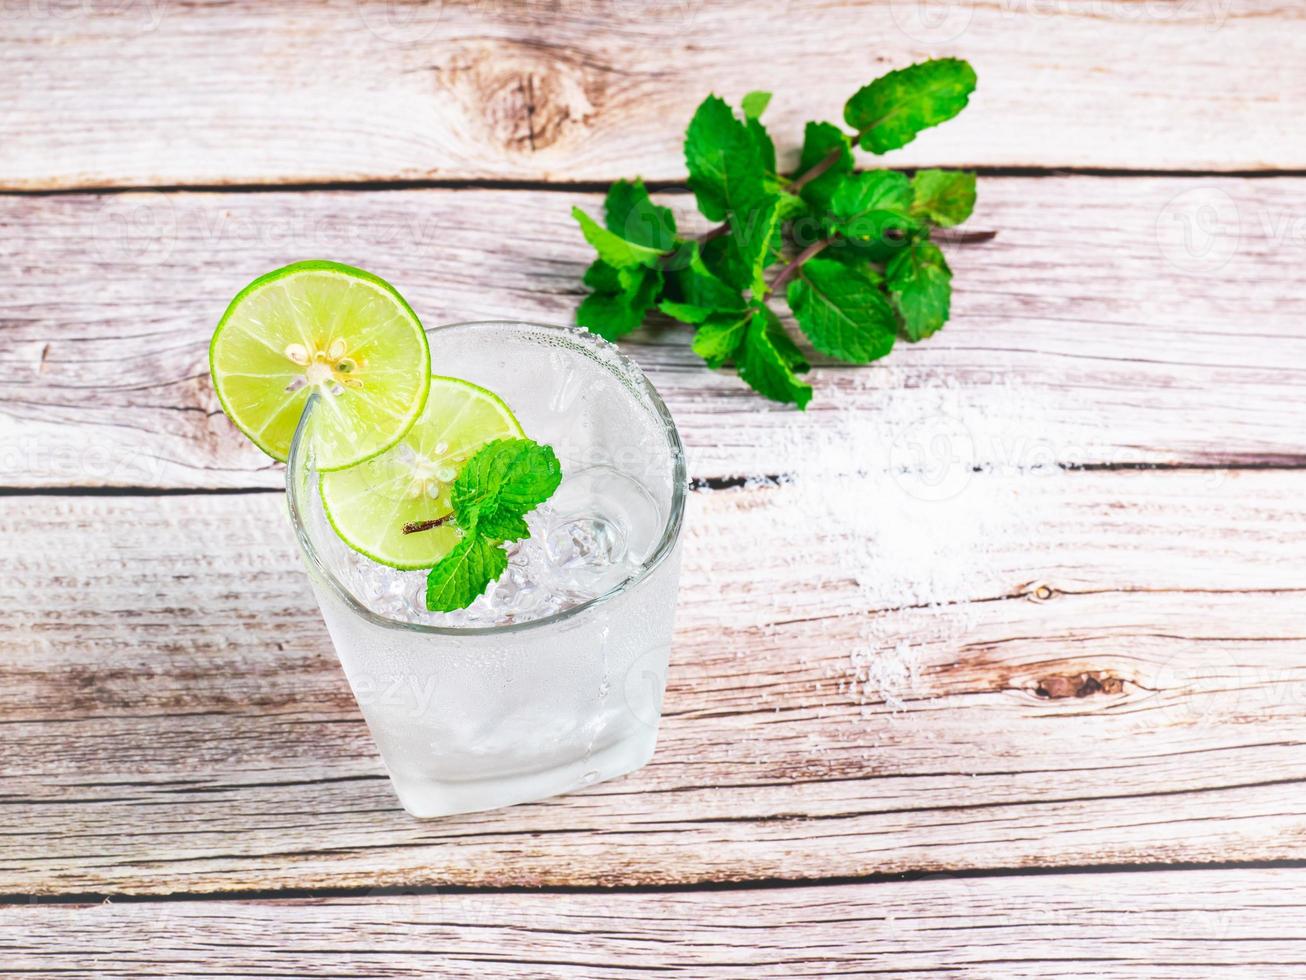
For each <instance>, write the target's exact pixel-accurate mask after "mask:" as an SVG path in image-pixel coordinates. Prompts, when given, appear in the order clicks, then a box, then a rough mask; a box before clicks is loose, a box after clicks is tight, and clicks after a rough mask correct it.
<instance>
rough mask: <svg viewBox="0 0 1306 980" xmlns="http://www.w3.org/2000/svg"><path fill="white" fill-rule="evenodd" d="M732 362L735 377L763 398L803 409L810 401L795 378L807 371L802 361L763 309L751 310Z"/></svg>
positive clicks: (805, 387)
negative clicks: (751, 312) (742, 340)
mask: <svg viewBox="0 0 1306 980" xmlns="http://www.w3.org/2000/svg"><path fill="white" fill-rule="evenodd" d="M735 363H736V365H737V367H738V368H739V376H740V377H741V378H743V379H744V381H746V382H747V383H748V384H749V386H750V387H752V388H753V390H754V391H757V392H759V393H760V394H763V395H765V396H766V397H767V398H770V399H772V400H774V401H778V402H786V403H789V404H792V405H797V406H798V407H799V408H806V407H807V403H808V402H809V401H811V400H812V386H811V385H805V384H802V383H801V382H800V381H799V380H798V378H797V377H796V375H797V374H798V373H800V372H802V371H806V370H807V367H808V365H807V362H806V360H804V359H803V356H802V354H801V353H799V351H798V348H797V347H796V346H795V345H794V342H793V340H792V339H790V337H789V335H788V334H786V333H785V331H784V327H783V326H781V325H780V321H779V320H778V319H776V316H775V314H774V313H772V312H771V311H770V310H768V309H767V308H766V307H764V306H759V307H754V309H753V315H752V317H751V318H750V319H749V321H748V328H747V330H746V332H745V334H744V342H743V344H742V346H741V347H740V349H739V351H738V353H737V354H736V355H735Z"/></svg>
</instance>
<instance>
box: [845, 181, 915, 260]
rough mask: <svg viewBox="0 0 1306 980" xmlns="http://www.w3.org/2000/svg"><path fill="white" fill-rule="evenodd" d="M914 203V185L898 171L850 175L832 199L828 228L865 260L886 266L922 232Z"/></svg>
mask: <svg viewBox="0 0 1306 980" xmlns="http://www.w3.org/2000/svg"><path fill="white" fill-rule="evenodd" d="M911 201H912V190H911V182H910V181H909V180H908V179H907V177H906V176H905V175H904V174H900V173H898V172H897V171H896V170H871V171H868V172H867V173H861V174H850V175H849V176H847V177H845V178H843V180H842V182H841V183H840V184H839V186H838V187H837V188H836V189H835V192H834V196H833V198H831V201H830V209H831V212H832V217H831V220H830V222H829V225H830V228H831V230H833V231H837V232H839V233H840V234H842V235H843V236H844V237H845V238H846V239H847V240H848V243H849V244H850V245H852V246H853V247H854V248H855V249H857V250H858V251H859V252H861V253H862V254H863V255H864V256H865V257H866V258H868V259H871V260H872V261H875V262H887V261H889V259H891V258H893V257H894V256H895V255H897V254H898V253H900V252H901V251H902V250H903V248H904V247H905V246H906V244H907V242H908V241H909V240H910V239H912V238H914V237H916V236H917V235H919V234H920V232H921V231H923V226H922V225H921V223H920V222H919V221H917V220H916V219H915V218H913V217H911V215H910V214H909V213H908V212H909V211H910V210H911Z"/></svg>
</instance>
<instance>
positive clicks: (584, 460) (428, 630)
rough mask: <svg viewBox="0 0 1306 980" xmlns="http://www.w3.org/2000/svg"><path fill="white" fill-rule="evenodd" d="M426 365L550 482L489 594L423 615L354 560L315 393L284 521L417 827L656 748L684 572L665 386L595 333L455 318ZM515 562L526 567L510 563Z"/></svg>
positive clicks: (408, 597)
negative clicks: (316, 446)
mask: <svg viewBox="0 0 1306 980" xmlns="http://www.w3.org/2000/svg"><path fill="white" fill-rule="evenodd" d="M428 336H429V339H430V346H431V361H432V370H433V372H434V373H435V374H438V375H444V376H448V377H455V378H461V379H463V380H466V381H471V382H474V383H475V384H479V385H482V386H483V387H485V388H488V389H490V390H491V391H493V392H496V393H497V394H499V395H500V396H501V397H502V398H503V399H504V400H505V401H506V402H507V403H508V405H509V406H510V407H511V409H512V410H513V412H514V414H515V415H516V416H517V418H518V420H519V421H520V422H521V424H522V426H523V428H524V429H525V431H526V434H527V435H528V436H529V437H530V438H532V439H534V440H535V441H537V442H540V443H547V444H549V445H551V446H552V447H553V448H554V451H555V452H556V453H557V455H558V458H559V461H560V462H561V464H562V474H563V480H562V484H561V485H560V486H559V488H558V490H557V491H556V492H555V494H554V495H553V497H552V498H551V499H550V500H549V501H548V503H547V504H545V505H544V506H542V507H541V508H540V509H539V510H538V511H537V512H536V513H535V514H534V515H532V517H531V520H532V529H533V532H534V533H533V534H532V537H531V539H530V540H529V541H528V542H525V543H523V544H522V545H520V546H518V547H519V548H528V549H531V550H530V551H529V552H521V553H519V554H518V555H517V556H516V557H514V560H513V563H512V564H511V565H510V567H509V570H508V572H507V573H505V575H504V576H503V577H502V578H501V579H500V580H499V581H498V582H496V583H494V584H492V585H491V586H490V589H489V591H488V593H487V596H485V597H483V598H482V599H480V600H478V601H477V603H476V604H475V605H474V606H473V607H472V608H470V609H469V610H467V611H466V612H464V613H456V614H451V615H438V614H431V613H427V612H426V610H425V608H424V605H423V603H422V599H421V597H422V596H423V595H424V591H423V589H424V579H425V572H400V571H396V570H394V569H391V568H388V567H385V566H382V565H378V564H376V563H374V562H372V561H370V560H369V559H366V558H364V557H363V556H361V555H359V554H357V553H355V552H353V551H351V550H350V549H349V548H347V547H346V546H345V545H344V543H343V542H342V541H341V540H340V539H339V538H338V537H337V536H336V535H335V533H334V532H333V531H332V530H331V527H330V524H329V523H328V521H327V520H326V518H325V515H324V513H323V509H322V504H321V498H320V495H319V491H318V474H317V470H316V467H315V465H314V459H313V456H314V452H313V439H312V435H311V433H312V429H313V419H314V417H316V413H319V412H324V411H329V410H330V405H329V404H327V403H326V402H325V401H324V400H323V399H325V398H329V397H331V396H330V395H321V394H319V395H314V396H313V397H312V398H311V399H310V400H309V403H308V405H307V406H306V408H305V410H304V416H303V418H302V419H301V420H300V424H299V429H298V431H297V433H296V435H295V440H294V444H293V446H292V448H291V453H290V461H289V465H288V468H287V474H286V480H287V490H288V496H289V504H290V514H291V520H292V523H293V525H294V528H295V532H296V535H297V538H298V540H299V544H300V547H301V550H302V552H303V557H304V561H305V564H306V566H307V569H308V575H309V579H310V581H311V583H312V587H313V591H314V593H315V595H316V596H317V600H318V604H319V605H320V606H321V609H322V616H323V618H324V619H325V621H326V626H327V631H328V632H329V633H330V635H331V640H332V642H333V644H334V645H335V649H336V653H337V655H338V656H339V658H340V663H341V665H342V667H343V668H344V672H345V675H346V677H347V678H348V680H349V684H350V686H351V687H352V689H353V692H354V696H355V698H356V699H357V701H358V704H359V707H360V709H361V710H362V713H363V716H364V718H365V719H366V720H367V724H368V727H369V729H370V730H371V732H372V735H373V737H374V738H375V740H376V744H377V747H378V748H379V749H380V752H381V757H382V759H383V761H384V763H385V766H386V768H387V769H388V771H389V774H390V779H391V781H392V784H393V786H394V789H395V792H396V794H397V795H398V797H399V800H400V802H401V803H402V804H403V805H404V807H405V808H406V809H407V810H408V811H409V812H410V813H412V814H413V815H414V816H417V817H435V816H442V815H445V814H452V813H463V812H468V811H473V810H485V809H491V808H494V807H501V806H507V805H510V804H514V803H522V802H526V801H529V800H538V799H542V798H544V797H548V796H553V795H555V794H558V793H565V792H568V791H570V790H573V789H576V788H579V787H583V786H588V785H591V784H594V783H597V782H600V781H602V780H606V779H613V778H615V777H617V776H621V775H624V774H626V773H629V772H632V771H634V770H636V769H638V768H640V767H641V766H643V765H644V764H645V763H646V762H648V760H649V758H650V757H651V756H652V754H653V750H654V746H655V743H656V741H657V731H658V723H659V720H660V718H661V713H662V694H663V689H664V686H665V683H666V674H667V664H668V658H669V654H670V649H671V634H672V625H673V617H674V612H675V605H676V588H677V580H678V577H679V569H680V531H681V525H682V519H683V516H684V506H685V490H686V480H685V459H684V450H683V447H682V446H681V442H680V436H679V434H678V433H677V432H676V427H675V425H674V423H673V422H672V419H671V416H670V415H669V414H668V412H667V409H666V406H665V405H664V404H663V402H662V399H661V398H660V397H659V396H658V393H657V392H656V391H655V390H654V389H653V387H652V385H650V384H649V382H648V380H647V379H646V378H645V377H644V375H643V373H642V372H641V371H640V370H639V368H638V367H636V365H635V364H634V363H633V362H631V361H630V360H629V359H628V358H626V357H625V356H624V355H622V354H621V353H620V352H619V351H618V350H617V349H616V348H615V347H614V346H612V345H611V344H609V343H607V342H606V341H603V340H601V339H600V338H598V337H596V336H594V335H593V334H590V333H588V332H584V331H579V330H572V329H565V328H559V327H546V326H539V325H535V324H527V323H513V322H491V323H464V324H456V325H452V326H447V327H440V328H436V329H434V330H431V331H429V332H428ZM523 556H525V557H523Z"/></svg>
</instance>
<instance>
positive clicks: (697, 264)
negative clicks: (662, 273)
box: [666, 243, 747, 310]
mask: <svg viewBox="0 0 1306 980" xmlns="http://www.w3.org/2000/svg"><path fill="white" fill-rule="evenodd" d="M666 296H667V298H668V299H670V300H672V301H673V302H676V303H683V304H686V305H691V306H698V307H703V308H706V309H710V310H742V309H744V308H745V306H747V303H745V302H744V297H743V296H741V295H740V293H739V290H738V289H735V288H734V287H732V286H731V285H730V284H729V283H727V282H725V281H724V280H722V279H721V278H720V277H719V276H717V275H716V273H714V272H713V271H712V270H711V269H709V268H708V267H707V263H706V262H704V261H703V254H702V251H701V249H700V248H699V246H698V244H697V243H692V244H691V246H690V250H689V263H688V264H687V265H683V266H681V267H680V268H677V269H674V270H670V271H668V272H667V292H666Z"/></svg>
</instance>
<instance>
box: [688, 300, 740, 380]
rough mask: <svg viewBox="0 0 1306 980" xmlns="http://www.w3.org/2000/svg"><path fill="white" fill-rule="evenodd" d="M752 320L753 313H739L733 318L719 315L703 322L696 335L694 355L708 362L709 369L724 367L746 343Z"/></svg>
mask: <svg viewBox="0 0 1306 980" xmlns="http://www.w3.org/2000/svg"><path fill="white" fill-rule="evenodd" d="M751 319H752V313H737V314H735V315H733V316H729V315H723V314H718V315H716V316H713V317H710V318H709V319H707V320H705V321H702V326H700V327H699V328H698V331H697V332H696V333H695V334H694V344H693V347H694V353H695V354H697V355H698V356H699V357H701V358H703V360H705V361H707V366H708V367H710V368H719V367H722V366H723V365H725V363H726V362H727V361H730V360H732V359H733V358H734V356H735V351H737V350H739V345H740V344H742V343H743V342H744V334H745V333H746V332H747V330H748V322H749V320H751Z"/></svg>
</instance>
